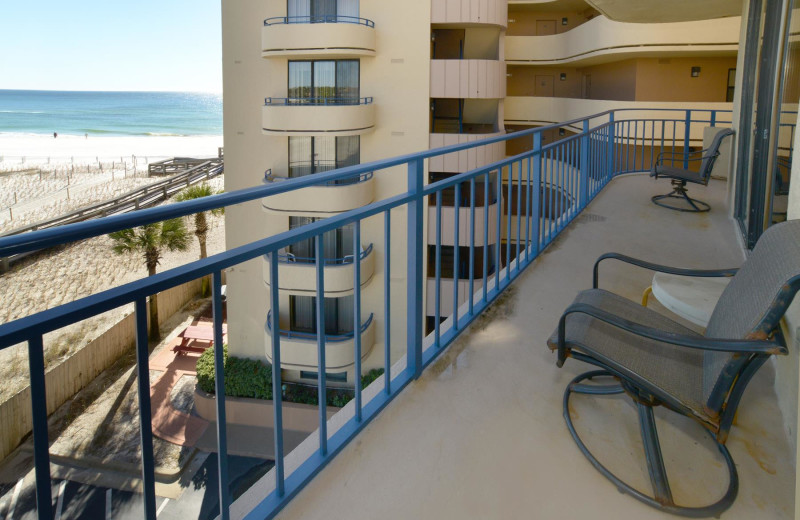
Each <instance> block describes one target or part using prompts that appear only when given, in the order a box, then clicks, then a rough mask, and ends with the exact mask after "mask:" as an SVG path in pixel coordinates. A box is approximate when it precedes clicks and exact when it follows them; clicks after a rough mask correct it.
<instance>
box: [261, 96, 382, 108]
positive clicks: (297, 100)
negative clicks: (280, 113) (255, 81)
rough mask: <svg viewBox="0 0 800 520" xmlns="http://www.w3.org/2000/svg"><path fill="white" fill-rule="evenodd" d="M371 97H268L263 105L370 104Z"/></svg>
mask: <svg viewBox="0 0 800 520" xmlns="http://www.w3.org/2000/svg"><path fill="white" fill-rule="evenodd" d="M370 104H372V98H371V97H362V98H349V97H285V98H278V97H268V98H264V106H268V107H269V106H291V105H301V106H307V105H347V106H353V105H370Z"/></svg>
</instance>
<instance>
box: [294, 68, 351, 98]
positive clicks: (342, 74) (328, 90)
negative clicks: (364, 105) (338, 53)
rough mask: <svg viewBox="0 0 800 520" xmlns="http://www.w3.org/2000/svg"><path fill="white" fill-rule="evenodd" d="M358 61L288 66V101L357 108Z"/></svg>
mask: <svg viewBox="0 0 800 520" xmlns="http://www.w3.org/2000/svg"><path fill="white" fill-rule="evenodd" d="M359 87H360V77H359V61H358V60H318V61H290V62H289V89H288V92H289V98H290V100H291V102H292V103H297V104H326V105H327V104H344V105H351V104H358V102H359V101H358V98H359Z"/></svg>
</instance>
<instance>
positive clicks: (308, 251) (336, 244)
mask: <svg viewBox="0 0 800 520" xmlns="http://www.w3.org/2000/svg"><path fill="white" fill-rule="evenodd" d="M317 220H320V219H318V218H313V217H289V229H295V228H298V227H300V226H304V225H306V224H311V223H312V222H316V221H317ZM322 242H323V249H324V252H325V259H326V261H328V262H331V261H342V260H343V259H346V258H348V257H352V255H353V224H348V225H346V226H344V227H341V228H338V229H334V230H332V231H328V232H327V233H325V234H324V235H323V239H322ZM289 253H290V255H291V256H290V257H289V258H290V260H294V261H296V262H313V261H314V260H315V259H316V258H317V249H316V245H315V244H314V239H313V238H307V239H305V240H301V241H299V242H295V243H294V244H292V245H290V246H289ZM351 259H352V258H351Z"/></svg>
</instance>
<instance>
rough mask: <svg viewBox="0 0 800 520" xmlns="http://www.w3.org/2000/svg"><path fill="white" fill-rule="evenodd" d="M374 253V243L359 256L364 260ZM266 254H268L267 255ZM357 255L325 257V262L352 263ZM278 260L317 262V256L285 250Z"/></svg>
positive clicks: (298, 262) (286, 261)
mask: <svg viewBox="0 0 800 520" xmlns="http://www.w3.org/2000/svg"><path fill="white" fill-rule="evenodd" d="M370 253H372V244H370V245H368V246H367V248H366V249H364V251H362V252H361V254H360V255H359V256H358V259H359V260H364V259H365V258H366V257H368V256H369V255H370ZM265 256H266V255H265ZM354 259H355V256H353V255H345V256H343V257H341V258H325V259H324V260H323V263H324V264H325V265H347V264H352V263H353V260H354ZM278 262H281V263H284V264H316V263H317V258H316V257H313V256H309V257H306V256H296V255H293V254H292V253H289V252H284V253H281V254H279V255H278Z"/></svg>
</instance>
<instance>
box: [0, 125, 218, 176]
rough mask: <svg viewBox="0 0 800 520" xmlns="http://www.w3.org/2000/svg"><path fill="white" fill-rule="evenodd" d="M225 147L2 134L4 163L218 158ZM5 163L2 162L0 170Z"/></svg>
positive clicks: (211, 141) (173, 140)
mask: <svg viewBox="0 0 800 520" xmlns="http://www.w3.org/2000/svg"><path fill="white" fill-rule="evenodd" d="M220 146H222V136H191V137H176V136H152V137H145V136H132V137H117V136H109V137H105V136H104V137H94V136H91V135H90V136H89V138H88V139H87V138H84V136H74V135H59V136H58V138H55V139H54V138H53V136H52V135H34V134H2V133H0V157H2V158H3V162H11V161H19V160H20V158H22V157H25V158H26V162H29V161H36V162H40V161H41V160H42V159H44V160H46V159H47V158H48V157H50V158H52V159H58V160H60V161H64V160H71V158H72V157H74V158H75V161H76V162H77V161H80V162H85V161H87V160H89V159H95V158H97V157H99V158H100V159H101V160H103V161H105V160H112V159H114V158H122V157H126V158H130V157H131V156H136V157H153V158H164V157H216V156H217V148H218V147H220ZM2 166H3V164H2V162H0V168H2Z"/></svg>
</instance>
